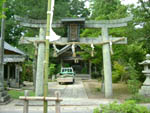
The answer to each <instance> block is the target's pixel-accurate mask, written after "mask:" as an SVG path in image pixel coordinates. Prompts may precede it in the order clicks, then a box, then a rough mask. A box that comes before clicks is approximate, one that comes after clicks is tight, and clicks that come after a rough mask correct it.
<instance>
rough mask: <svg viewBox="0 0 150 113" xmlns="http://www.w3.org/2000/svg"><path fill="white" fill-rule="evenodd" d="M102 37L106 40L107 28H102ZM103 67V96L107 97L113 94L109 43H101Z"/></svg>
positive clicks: (107, 38)
mask: <svg viewBox="0 0 150 113" xmlns="http://www.w3.org/2000/svg"><path fill="white" fill-rule="evenodd" d="M102 39H103V41H108V40H109V37H108V28H107V27H103V28H102ZM103 68H104V81H105V82H104V84H105V85H104V86H105V97H106V98H109V97H112V95H113V90H112V69H111V56H110V46H109V44H108V43H107V44H104V45H103Z"/></svg>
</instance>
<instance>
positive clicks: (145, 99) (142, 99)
mask: <svg viewBox="0 0 150 113" xmlns="http://www.w3.org/2000/svg"><path fill="white" fill-rule="evenodd" d="M127 100H134V101H136V102H137V103H150V97H145V96H143V95H140V94H138V93H136V94H134V95H132V97H131V98H129V99H127Z"/></svg>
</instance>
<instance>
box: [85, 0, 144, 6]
mask: <svg viewBox="0 0 150 113" xmlns="http://www.w3.org/2000/svg"><path fill="white" fill-rule="evenodd" d="M85 1H86V3H85V4H86V7H89V5H90V4H89V2H88V1H89V0H85ZM144 1H145V0H144ZM137 2H138V0H121V3H122V4H124V5H129V4H136V3H137Z"/></svg>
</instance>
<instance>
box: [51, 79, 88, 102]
mask: <svg viewBox="0 0 150 113" xmlns="http://www.w3.org/2000/svg"><path fill="white" fill-rule="evenodd" d="M55 91H59V92H60V93H61V97H63V98H85V99H88V96H87V94H86V91H85V88H84V85H83V82H82V81H81V80H79V79H78V80H76V82H75V83H74V84H63V85H59V84H57V83H49V96H50V97H54V96H55Z"/></svg>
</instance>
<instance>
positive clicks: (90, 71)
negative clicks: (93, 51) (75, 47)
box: [89, 60, 92, 79]
mask: <svg viewBox="0 0 150 113" xmlns="http://www.w3.org/2000/svg"><path fill="white" fill-rule="evenodd" d="M91 68H92V63H91V61H90V60H89V75H90V78H89V79H91V78H92V77H91V76H92V70H91Z"/></svg>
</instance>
